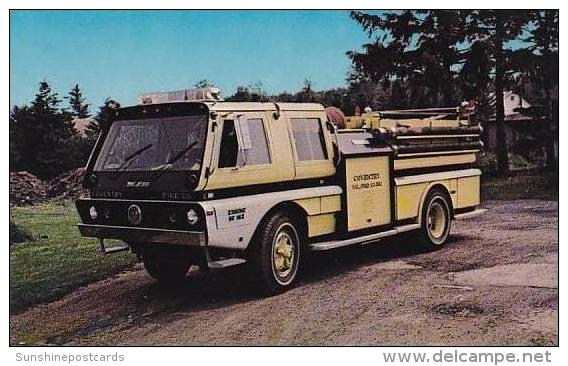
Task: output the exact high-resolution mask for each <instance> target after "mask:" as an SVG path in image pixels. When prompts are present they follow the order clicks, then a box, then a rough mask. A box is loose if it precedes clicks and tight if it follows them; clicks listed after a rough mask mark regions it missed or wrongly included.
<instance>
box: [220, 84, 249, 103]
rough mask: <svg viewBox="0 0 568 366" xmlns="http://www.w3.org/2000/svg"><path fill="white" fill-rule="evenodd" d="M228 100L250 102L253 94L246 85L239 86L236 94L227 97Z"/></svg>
mask: <svg viewBox="0 0 568 366" xmlns="http://www.w3.org/2000/svg"><path fill="white" fill-rule="evenodd" d="M226 100H227V102H250V101H251V100H252V96H251V94H250V90H249V89H248V88H247V87H246V86H238V87H237V91H236V92H235V94H233V95H231V96H229V97H227V98H226Z"/></svg>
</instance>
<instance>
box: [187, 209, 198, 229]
mask: <svg viewBox="0 0 568 366" xmlns="http://www.w3.org/2000/svg"><path fill="white" fill-rule="evenodd" d="M197 221H199V216H197V212H195V210H194V209H191V210H189V211H187V222H188V223H189V224H190V225H195V224H197Z"/></svg>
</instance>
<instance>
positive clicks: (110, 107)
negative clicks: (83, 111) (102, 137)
mask: <svg viewBox="0 0 568 366" xmlns="http://www.w3.org/2000/svg"><path fill="white" fill-rule="evenodd" d="M118 108H120V103H119V102H117V101H116V100H114V99H112V98H110V97H108V98H106V99H105V102H104V104H103V105H102V106H100V107H99V110H98V112H97V114H96V116H95V118H93V120H92V121H91V122H90V123H89V125H88V126H87V129H86V131H85V134H86V137H87V138H88V139H91V140H92V143H93V144H94V142H95V141H96V140H97V138H98V137H99V134H100V133H101V132H102V131H103V130H105V129H106V128H108V127H109V126H110V123H111V121H112V119H113V117H114V113H115V112H116V109H118Z"/></svg>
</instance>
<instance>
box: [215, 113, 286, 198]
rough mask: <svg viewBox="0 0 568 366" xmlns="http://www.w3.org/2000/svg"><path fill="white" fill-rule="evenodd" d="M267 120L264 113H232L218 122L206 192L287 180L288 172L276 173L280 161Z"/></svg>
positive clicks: (280, 170)
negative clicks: (211, 167)
mask: <svg viewBox="0 0 568 366" xmlns="http://www.w3.org/2000/svg"><path fill="white" fill-rule="evenodd" d="M269 120H270V119H269V117H268V116H267V113H265V112H246V113H239V112H234V113H230V114H228V115H226V116H224V117H223V118H221V120H220V121H219V126H218V128H217V130H218V131H217V135H216V137H215V141H216V142H215V148H214V158H213V167H214V168H213V171H212V173H211V174H210V177H209V179H208V181H207V186H206V189H207V190H216V189H225V188H231V187H239V186H251V185H258V184H263V183H272V182H278V181H282V180H286V179H290V178H289V177H291V174H292V171H291V170H290V169H289V171H288V172H286V170H283V169H278V167H280V166H281V165H280V164H279V161H280V157H279V156H278V154H277V153H276V151H275V147H274V146H275V140H274V138H273V134H272V133H271V128H270V127H271V126H270V124H269ZM276 145H277V143H276Z"/></svg>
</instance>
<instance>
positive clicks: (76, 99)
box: [65, 84, 91, 118]
mask: <svg viewBox="0 0 568 366" xmlns="http://www.w3.org/2000/svg"><path fill="white" fill-rule="evenodd" d="M65 99H67V100H69V105H70V107H71V113H72V114H73V116H74V117H76V118H87V117H90V116H91V115H90V113H89V104H87V103H85V98H84V97H83V93H82V92H81V89H80V88H79V84H75V86H74V87H73V88H72V89H71V91H69V93H68V95H67V96H66V97H65Z"/></svg>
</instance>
